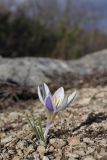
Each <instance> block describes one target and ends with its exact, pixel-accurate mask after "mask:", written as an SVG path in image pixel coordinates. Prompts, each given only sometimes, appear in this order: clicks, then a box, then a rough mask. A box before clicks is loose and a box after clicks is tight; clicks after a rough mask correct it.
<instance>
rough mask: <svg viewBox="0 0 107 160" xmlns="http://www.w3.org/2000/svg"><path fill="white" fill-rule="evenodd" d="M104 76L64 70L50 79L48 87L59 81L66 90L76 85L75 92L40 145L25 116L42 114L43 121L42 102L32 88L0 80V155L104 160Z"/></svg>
mask: <svg viewBox="0 0 107 160" xmlns="http://www.w3.org/2000/svg"><path fill="white" fill-rule="evenodd" d="M68 77H69V78H68ZM93 77H94V78H93ZM106 77H107V74H102V75H101V73H99V74H98V73H96V75H95V74H94V75H93V76H92V75H91V76H90V77H89V76H85V77H78V76H77V77H76V76H75V77H73V76H71V77H70V75H69V76H68V75H64V76H63V77H62V79H61V78H59V79H57V80H53V83H50V88H51V89H52V91H54V90H55V89H57V87H59V86H60V85H64V87H65V90H66V92H67V93H70V92H72V90H73V89H74V88H76V89H77V90H78V96H77V98H76V100H75V101H74V103H73V104H71V105H70V106H69V107H68V108H67V109H66V111H64V112H61V113H60V115H59V116H57V117H56V121H55V123H54V126H53V127H52V128H51V130H50V132H49V137H48V141H47V144H46V146H45V147H44V146H41V145H38V144H37V141H36V137H35V136H34V134H33V132H32V131H31V128H30V126H29V124H28V121H27V117H26V114H28V115H30V114H31V113H32V114H33V115H34V116H35V117H38V115H41V117H42V123H43V125H44V124H45V121H46V115H45V114H44V107H43V106H42V105H41V103H40V102H39V100H38V99H37V94H36V91H35V92H34V91H33V92H31V91H30V89H29V88H26V87H25V86H24V87H23V88H22V86H18V85H17V84H13V83H9V82H8V83H2V84H1V86H0V87H1V92H0V139H1V143H0V152H1V154H0V160H39V159H43V160H49V159H50V160H107V86H106V82H107V81H106V80H107V78H106ZM90 79H91V81H90ZM59 117H60V118H59Z"/></svg>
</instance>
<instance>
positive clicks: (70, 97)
mask: <svg viewBox="0 0 107 160" xmlns="http://www.w3.org/2000/svg"><path fill="white" fill-rule="evenodd" d="M76 94H77V92H76V91H74V92H73V93H72V94H71V95H70V96H69V97H68V101H67V105H68V104H70V103H71V101H73V100H74V98H75V96H76Z"/></svg>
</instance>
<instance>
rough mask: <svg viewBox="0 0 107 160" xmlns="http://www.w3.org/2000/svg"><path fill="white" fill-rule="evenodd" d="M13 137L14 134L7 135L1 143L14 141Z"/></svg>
mask: <svg viewBox="0 0 107 160" xmlns="http://www.w3.org/2000/svg"><path fill="white" fill-rule="evenodd" d="M12 139H13V137H12V136H9V137H5V138H3V139H1V144H6V143H9V142H11V141H12Z"/></svg>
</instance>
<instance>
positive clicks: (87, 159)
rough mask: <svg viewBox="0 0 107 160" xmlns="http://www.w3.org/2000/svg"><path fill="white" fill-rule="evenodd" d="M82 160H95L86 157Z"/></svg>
mask: <svg viewBox="0 0 107 160" xmlns="http://www.w3.org/2000/svg"><path fill="white" fill-rule="evenodd" d="M83 160H95V159H94V158H93V157H90V156H87V157H85V158H84V159H83Z"/></svg>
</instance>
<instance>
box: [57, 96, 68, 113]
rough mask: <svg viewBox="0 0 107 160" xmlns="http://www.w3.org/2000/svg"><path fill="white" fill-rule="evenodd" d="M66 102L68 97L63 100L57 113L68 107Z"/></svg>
mask: <svg viewBox="0 0 107 160" xmlns="http://www.w3.org/2000/svg"><path fill="white" fill-rule="evenodd" d="M67 102H68V96H66V97H65V98H64V100H63V102H62V104H61V107H60V108H59V110H58V111H61V110H63V109H65V108H66V107H67V106H68V104H67Z"/></svg>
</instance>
